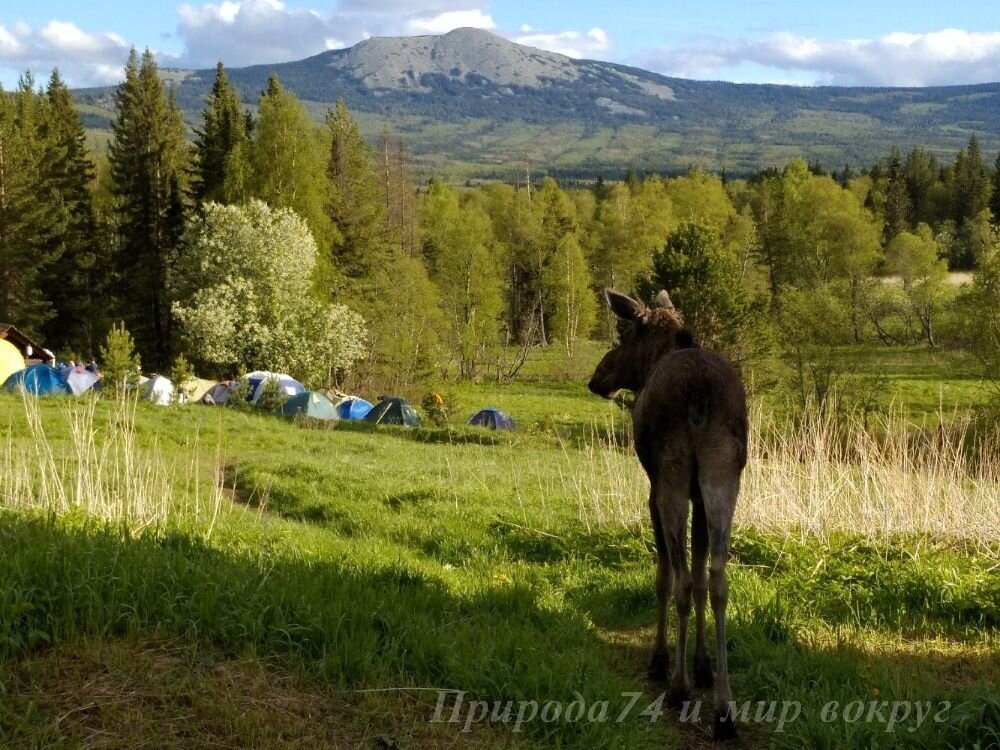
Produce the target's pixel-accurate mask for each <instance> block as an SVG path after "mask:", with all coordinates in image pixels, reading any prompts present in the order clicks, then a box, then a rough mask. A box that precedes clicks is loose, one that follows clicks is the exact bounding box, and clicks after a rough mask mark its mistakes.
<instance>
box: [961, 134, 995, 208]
mask: <svg viewBox="0 0 1000 750" xmlns="http://www.w3.org/2000/svg"><path fill="white" fill-rule="evenodd" d="M952 179H953V182H952V218H953V219H954V220H955V224H956V225H958V226H961V225H962V223H963V222H964V221H965V220H966V219H969V218H972V217H974V216H976V215H978V214H979V212H980V211H982V210H983V209H984V208H987V207H988V206H989V202H990V191H991V187H992V186H991V184H990V178H989V172H988V170H987V168H986V163H985V162H984V161H983V153H982V151H981V150H980V148H979V139H978V138H976V136H975V135H973V136H972V137H971V138H969V145H968V147H967V148H964V149H962V150H961V151H959V152H958V156H957V157H956V158H955V165H954V171H953V178H952Z"/></svg>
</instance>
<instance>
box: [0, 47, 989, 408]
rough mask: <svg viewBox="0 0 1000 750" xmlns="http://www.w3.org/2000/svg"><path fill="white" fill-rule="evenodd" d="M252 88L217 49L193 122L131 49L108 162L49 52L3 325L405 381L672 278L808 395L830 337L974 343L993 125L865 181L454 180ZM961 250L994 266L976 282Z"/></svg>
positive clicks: (562, 335) (537, 335)
mask: <svg viewBox="0 0 1000 750" xmlns="http://www.w3.org/2000/svg"><path fill="white" fill-rule="evenodd" d="M254 104H255V107H254V108H253V110H252V111H251V109H250V108H249V107H248V106H247V104H246V103H245V102H242V101H241V100H240V98H239V96H238V94H237V92H236V90H235V89H234V88H233V87H232V86H231V85H230V83H229V81H228V79H227V75H226V71H225V68H224V67H223V65H222V64H221V63H220V64H219V65H218V67H217V70H216V76H215V81H214V85H213V87H212V90H211V94H210V95H209V97H208V99H207V101H206V103H205V108H204V111H203V113H202V118H201V122H200V123H198V124H197V126H196V127H195V128H194V133H193V138H191V139H189V138H188V134H187V132H186V128H185V123H184V122H183V119H182V117H181V111H180V108H179V107H178V105H177V103H176V101H175V100H174V98H173V93H172V90H171V89H169V88H168V87H166V86H165V85H164V83H163V80H162V78H161V77H160V75H159V71H158V70H157V66H156V63H155V61H154V59H153V56H152V55H151V54H150V53H149V52H148V51H146V52H145V53H144V54H143V55H139V54H138V53H136V52H135V51H134V50H133V52H132V54H131V55H130V57H129V60H128V63H127V65H126V68H125V79H124V81H123V83H122V84H121V85H120V86H119V89H118V92H117V96H116V116H115V120H114V123H113V128H112V135H111V139H110V142H109V143H108V146H107V149H106V152H102V153H94V152H92V151H91V150H90V149H88V147H87V145H86V135H85V131H84V128H83V125H82V122H81V118H80V113H79V112H78V111H77V110H76V108H75V107H74V105H73V102H72V100H71V98H70V94H69V91H68V90H67V88H66V86H65V84H64V83H63V82H62V80H61V78H60V76H59V73H58V71H54V72H53V73H52V76H51V77H50V79H49V81H48V83H47V86H46V87H45V88H44V89H43V90H36V84H35V81H34V80H33V79H32V78H31V76H30V75H26V76H24V77H23V78H22V80H21V82H20V84H19V86H18V87H17V89H16V90H15V91H13V92H9V93H6V92H5V93H3V94H2V96H0V320H4V321H10V322H14V323H15V324H17V325H18V326H21V327H23V328H25V329H27V330H28V331H31V332H33V333H36V334H37V335H39V336H40V337H41V338H43V339H44V340H45V341H46V342H47V343H48V345H49V346H50V348H54V349H56V350H58V351H60V352H63V353H67V354H69V353H72V354H76V355H77V356H87V355H89V354H92V353H95V352H96V351H97V349H98V344H99V342H100V341H101V340H102V339H103V337H104V335H105V333H106V332H107V331H108V330H109V329H110V328H111V326H112V323H113V322H114V321H119V320H120V321H123V322H124V324H125V326H126V328H127V329H128V330H129V331H130V332H131V334H132V335H133V337H134V340H135V345H136V348H137V349H138V352H139V354H140V355H141V357H142V362H143V364H144V365H145V366H146V367H147V369H152V370H159V371H163V370H165V369H166V368H168V367H169V366H170V365H171V363H172V362H173V361H174V360H175V359H176V358H177V357H178V356H184V357H185V358H186V359H187V360H188V361H191V362H193V363H194V364H195V366H196V368H197V369H199V370H200V371H202V372H204V373H205V374H213V375H219V376H222V375H227V374H232V373H233V372H235V371H238V370H239V369H241V368H247V369H249V368H260V367H266V368H268V369H282V370H288V371H290V372H292V374H295V375H298V376H300V377H301V378H303V379H305V380H307V381H309V382H310V383H313V384H316V385H323V384H331V383H333V382H337V381H340V380H342V379H343V378H344V377H345V376H348V375H351V376H353V377H355V378H362V379H371V380H374V381H377V382H378V383H379V384H380V385H382V386H384V387H386V388H391V387H402V386H404V385H407V384H411V383H414V382H417V381H420V380H423V379H427V378H430V377H436V376H438V375H439V374H441V373H444V372H450V373H456V374H458V375H459V376H461V377H465V378H479V377H483V376H486V375H489V376H491V377H492V376H496V377H511V376H513V375H514V374H515V373H516V372H517V370H518V368H519V367H520V366H521V364H523V362H524V359H525V357H526V356H527V355H528V353H529V352H530V350H531V349H532V347H535V346H538V345H542V346H550V347H559V348H560V349H561V350H562V351H563V352H564V353H565V356H566V357H567V358H568V359H572V358H573V357H575V356H576V354H577V353H578V350H579V347H580V343H581V342H582V341H584V340H587V339H590V338H611V337H612V336H613V335H614V326H613V321H612V320H611V319H610V317H609V316H608V315H607V314H606V313H605V311H604V309H603V306H602V304H601V303H600V290H601V289H603V288H604V287H612V288H616V289H619V290H622V291H626V292H632V293H635V294H638V295H640V296H646V297H649V298H651V297H652V296H653V295H654V294H655V292H656V290H658V289H659V288H660V287H664V288H667V289H669V290H670V291H671V293H672V294H673V296H674V299H675V301H676V302H677V304H678V306H679V307H680V309H682V310H683V311H684V312H685V314H686V315H687V317H688V322H689V323H690V324H691V326H692V328H693V329H694V330H695V333H696V334H697V335H698V336H699V337H700V338H701V339H702V340H703V341H705V342H706V343H707V344H708V345H711V346H716V347H718V348H721V349H723V350H724V351H726V352H727V353H729V354H730V356H731V357H732V358H733V359H734V360H736V361H737V363H738V364H740V365H741V366H742V367H745V368H754V367H757V368H759V371H760V372H764V371H765V370H766V369H767V366H766V364H765V363H767V362H768V361H770V360H772V359H773V358H774V355H775V354H782V355H784V358H785V360H786V361H790V362H792V363H796V362H797V363H798V367H797V369H795V372H797V373H798V374H797V376H796V377H797V378H798V380H797V387H798V388H799V389H800V391H801V392H802V394H803V397H805V395H804V394H805V393H806V392H807V391H808V392H810V393H813V394H815V393H819V394H820V395H822V393H824V392H825V384H826V385H828V380H829V378H830V377H832V375H824V374H823V373H822V372H821V371H820V370H817V368H816V367H815V366H813V365H810V364H809V363H811V362H815V361H816V359H817V358H820V359H821V358H822V357H821V354H822V352H821V350H820V349H821V348H822V347H829V346H836V345H839V344H842V343H851V342H863V341H879V342H882V343H885V344H893V343H912V342H917V341H923V342H925V343H927V344H928V345H936V344H937V343H938V342H939V341H940V340H941V338H942V335H944V337H945V338H947V339H949V340H955V341H958V340H959V339H961V337H962V335H967V333H968V332H969V331H971V330H973V329H974V328H975V326H972V325H970V324H969V321H967V320H964V319H961V316H962V315H970V314H973V313H975V315H978V316H979V318H982V315H983V310H982V309H980V308H977V307H976V305H974V304H973V303H972V302H970V299H971V297H970V296H969V295H971V294H973V291H974V290H976V289H978V290H979V291H978V292H977V293H980V294H981V295H985V296H984V297H983V299H986V297H988V293H987V291H984V290H986V289H987V287H988V271H989V269H992V268H994V266H995V265H996V263H997V261H996V259H995V255H996V253H997V245H998V240H997V233H996V229H995V227H994V226H993V221H994V220H995V219H996V218H997V217H1000V155H998V157H997V161H996V162H995V163H994V165H993V166H992V167H991V166H990V165H988V164H987V163H986V160H985V157H984V156H983V154H982V153H981V150H980V148H979V144H978V141H977V140H976V138H975V137H972V138H971V139H970V141H969V143H968V145H967V147H965V148H963V149H962V150H960V151H959V153H958V154H957V155H956V157H955V159H954V160H953V161H951V162H948V163H942V162H939V161H938V160H937V158H936V157H935V156H934V155H927V154H926V153H925V152H924V151H923V150H922V149H921V148H914V149H912V150H911V151H910V152H909V153H908V154H907V155H906V156H905V157H904V156H902V154H901V152H900V151H899V150H895V149H894V150H893V151H892V153H891V154H889V155H888V156H887V158H886V159H884V160H882V161H880V162H879V163H878V164H875V165H873V166H872V167H871V168H870V169H867V170H865V171H863V172H861V173H855V172H854V171H853V170H851V169H850V168H845V169H844V170H843V171H842V172H841V173H840V174H833V175H830V174H826V173H824V172H823V170H822V169H820V168H818V167H817V166H816V165H810V164H807V163H806V162H804V161H802V160H793V161H792V162H790V163H789V164H788V165H787V166H785V167H784V168H783V169H781V170H777V169H771V170H765V171H763V172H761V173H760V174H758V175H756V176H754V177H753V178H750V179H743V180H725V179H724V178H723V177H720V176H715V175H711V174H707V173H704V172H701V171H699V170H692V171H691V172H690V173H688V174H686V175H683V176H679V177H672V178H661V177H659V176H656V175H647V176H645V177H643V178H639V177H638V176H636V175H635V173H634V172H630V174H629V176H628V178H627V179H625V180H624V181H622V182H614V183H607V184H606V183H604V182H603V181H600V180H599V181H598V182H597V183H595V184H593V185H590V186H587V187H579V188H575V189H564V188H562V187H560V185H559V184H557V183H556V182H555V181H554V180H552V179H550V178H543V179H541V180H537V179H536V180H532V176H531V175H530V174H526V175H525V178H524V179H523V180H521V181H520V182H519V183H517V184H501V183H493V184H486V185H483V186H480V187H478V188H457V187H454V186H450V185H447V184H444V183H442V182H440V181H436V180H433V179H432V180H430V181H429V182H428V183H426V184H422V185H418V184H417V183H416V181H415V179H414V177H413V174H412V168H411V166H410V163H409V159H408V155H407V152H406V146H405V143H404V142H403V141H402V140H401V139H399V138H397V137H395V136H394V135H393V134H392V133H391V132H389V131H388V130H385V131H383V133H382V134H381V136H380V138H379V139H378V140H377V142H376V143H375V144H374V145H372V144H369V143H367V142H366V141H365V140H364V138H362V136H361V131H360V128H359V125H358V123H357V121H356V119H355V118H354V117H353V116H352V114H351V113H350V112H349V111H348V110H347V108H346V107H345V106H344V104H343V102H338V103H337V105H336V106H335V107H334V108H332V109H330V110H328V111H327V112H326V113H325V115H324V119H323V124H322V125H318V124H317V122H316V117H315V114H316V113H314V112H311V111H310V110H309V109H308V108H307V106H306V104H304V103H303V102H301V101H299V100H298V99H297V98H296V97H295V96H293V95H292V94H291V93H290V92H288V91H287V90H286V89H284V88H283V87H282V85H281V82H280V81H279V80H278V79H277V78H276V77H272V78H271V79H270V81H269V83H268V87H267V89H266V90H265V91H263V92H262V93H261V95H260V97H259V99H258V101H257V102H255V103H254ZM949 267H950V268H951V269H959V270H970V271H971V270H975V271H976V272H977V273H976V283H975V284H973V285H972V286H971V287H970V288H969V289H967V290H966V291H965V292H964V293H963V294H960V293H959V292H958V290H957V288H955V287H953V286H952V285H949V283H948V278H947V274H948V270H949ZM963 295H964V296H963ZM987 302H989V300H987ZM996 304H997V303H996V301H995V300H994V301H993V302H992V305H993V307H996ZM987 307H988V305H987ZM989 309H992V308H989ZM963 310H964V311H966V312H965V313H963V312H962V311H963ZM969 311H972V312H969ZM960 319H961V320H962V321H963V322H962V323H961V324H959V323H957V322H956V321H959V320H960ZM942 330H943V331H944V334H942ZM976 330H978V329H976ZM971 345H972V344H970V346H971ZM817 347H819V348H820V349H818V348H817ZM807 381H808V382H807Z"/></svg>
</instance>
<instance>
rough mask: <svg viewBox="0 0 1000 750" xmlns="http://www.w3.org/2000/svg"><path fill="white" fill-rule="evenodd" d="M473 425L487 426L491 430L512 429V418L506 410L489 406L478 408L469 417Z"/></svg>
mask: <svg viewBox="0 0 1000 750" xmlns="http://www.w3.org/2000/svg"><path fill="white" fill-rule="evenodd" d="M469 424H470V425H472V426H474V427H488V428H489V429H491V430H513V429H514V419H513V418H512V417H511V416H510V414H508V413H507V412H504V411H500V410H499V409H494V408H493V407H491V406H488V407H486V408H485V409H480V410H479V411H477V412H476V413H475V414H473V415H472V417H471V418H470V419H469Z"/></svg>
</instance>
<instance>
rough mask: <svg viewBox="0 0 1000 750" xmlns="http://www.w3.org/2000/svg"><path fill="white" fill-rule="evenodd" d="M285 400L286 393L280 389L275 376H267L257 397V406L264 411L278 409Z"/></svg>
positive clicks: (286, 398)
mask: <svg viewBox="0 0 1000 750" xmlns="http://www.w3.org/2000/svg"><path fill="white" fill-rule="evenodd" d="M242 382H246V381H242ZM287 400H288V395H287V394H286V393H285V391H284V390H283V389H282V387H281V384H280V383H279V382H278V380H277V378H268V379H267V380H265V381H264V384H263V385H262V386H261V389H260V397H259V398H258V399H257V408H258V409H263V410H264V411H274V410H275V409H279V408H280V407H281V405H282V404H283V403H285V401H287Z"/></svg>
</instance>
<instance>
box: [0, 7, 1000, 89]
mask: <svg viewBox="0 0 1000 750" xmlns="http://www.w3.org/2000/svg"><path fill="white" fill-rule="evenodd" d="M570 8H571V9H570ZM458 26H477V27H481V28H486V29H489V30H491V31H493V32H494V33H497V34H500V35H501V36H504V37H507V38H509V39H513V40H515V41H518V42H521V43H524V44H530V45H532V46H535V47H541V48H543V49H548V50H551V51H554V52H560V53H563V54H568V55H571V56H574V57H590V58H596V59H601V60H612V61H615V62H622V63H626V64H630V65H637V66H640V67H644V68H647V69H650V70H655V71H657V72H660V73H664V74H666V75H676V76H682V77H688V78H700V79H712V80H730V81H739V82H772V83H796V84H804V85H817V84H844V85H876V86H883V85H913V86H921V85H937V84H961V83H983V82H990V81H998V80H1000V13H998V12H997V11H996V5H995V0H994V2H986V0H962V2H951V3H942V2H940V0H935V1H931V0H910V1H909V2H898V1H897V0H887V1H884V2H883V1H880V0H864V1H863V0H836V1H835V2H826V3H810V2H803V1H802V0H771V1H767V2H765V1H763V0H742V1H739V2H734V1H730V0H717V1H716V2H714V3H709V2H702V3H696V2H686V3H676V2H669V0H668V1H667V2H663V1H662V0H661V1H660V2H655V1H654V0H627V1H626V2H608V0H601V1H598V0H575V1H574V2H573V3H568V2H548V1H546V0H536V1H535V2H520V1H518V0H425V1H424V2H413V1H411V0H327V1H326V2H321V1H318V2H310V1H309V0H215V1H214V2H207V3H206V2H199V0H187V1H186V2H155V1H154V2H136V1H135V0H129V2H123V1H122V0H102V1H101V2H97V3H92V4H83V3H79V2H69V1H68V0H36V2H32V3H19V4H18V6H17V7H16V9H15V7H14V3H12V2H4V4H3V8H2V9H0V82H2V83H3V85H4V86H5V87H7V88H10V87H11V86H12V85H14V84H15V83H16V81H17V78H18V75H19V73H20V72H22V71H24V70H25V69H29V68H30V69H31V70H33V71H34V72H35V75H36V77H38V78H41V79H44V78H45V77H47V76H48V73H49V71H50V70H51V68H52V67H53V66H56V65H57V66H58V67H59V69H60V71H61V72H62V73H63V76H64V77H65V78H66V79H67V80H68V81H69V82H70V83H71V84H72V85H92V84H104V83H114V82H116V81H117V80H118V79H119V77H120V74H121V66H122V63H123V62H124V59H125V56H126V55H127V53H128V49H129V47H131V46H133V45H134V46H135V47H137V48H140V49H142V48H144V47H149V48H150V49H152V50H154V52H156V53H157V55H158V57H159V60H160V63H161V65H164V66H180V67H209V66H211V65H214V63H215V61H216V60H217V59H219V58H221V59H222V60H223V61H224V62H225V63H226V65H227V66H230V67H236V66H240V65H248V64H252V63H268V62H281V61H286V60H295V59H301V58H303V57H308V56H309V55H313V54H316V53H318V52H322V51H323V50H324V49H330V48H336V47H342V46H348V45H351V44H354V43H356V42H358V41H360V40H362V39H364V38H365V37H367V36H372V35H410V34H426V33H444V32H446V31H448V30H450V29H451V28H455V27H458Z"/></svg>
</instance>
